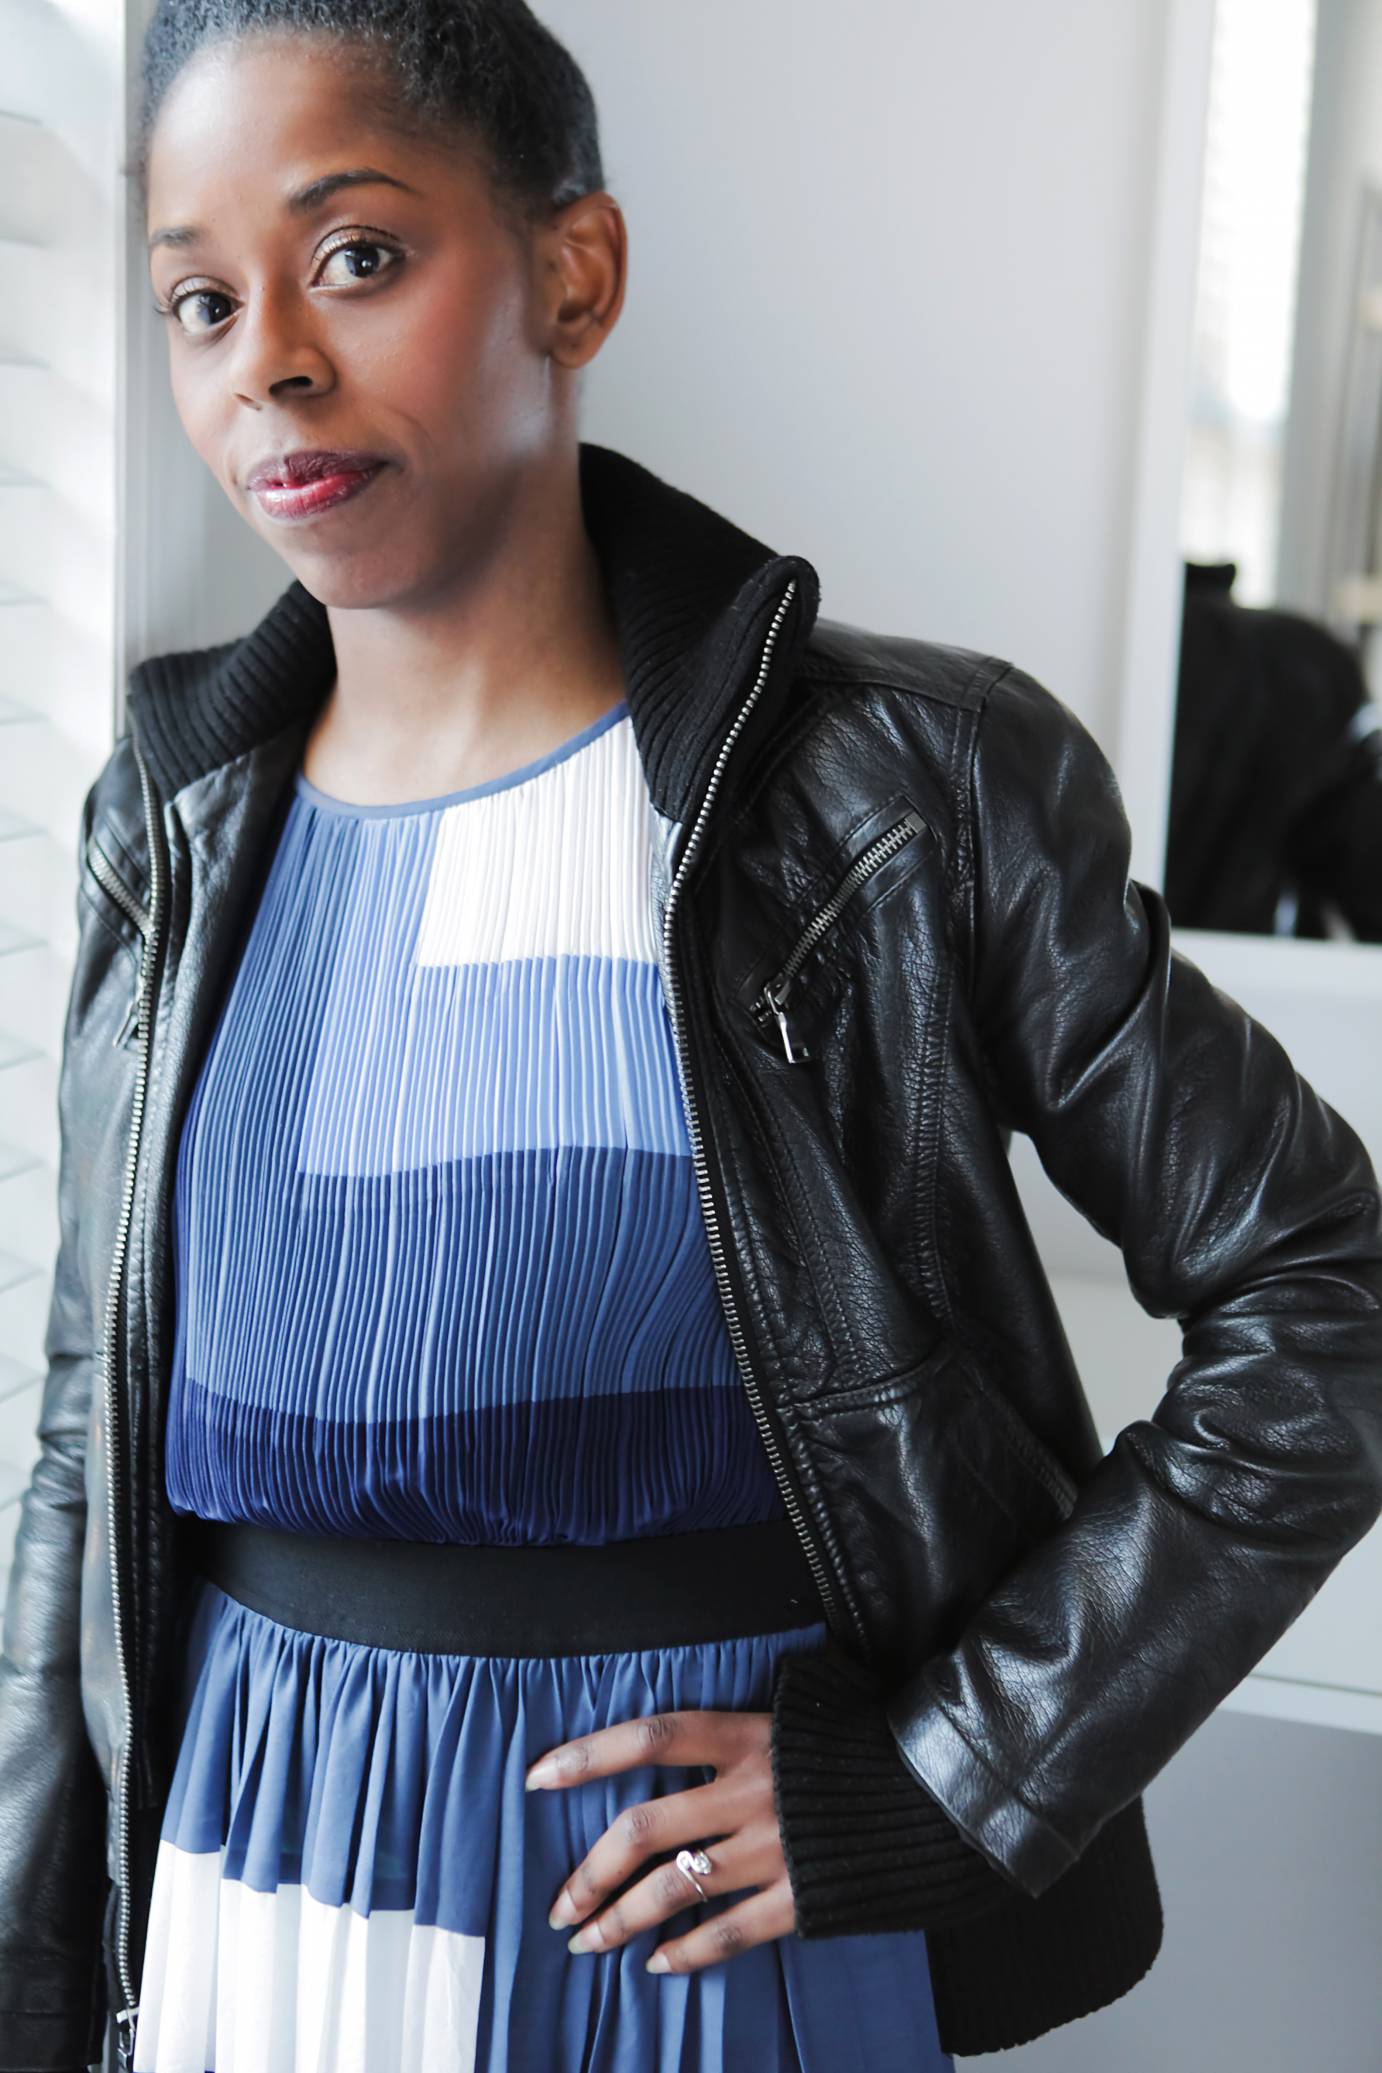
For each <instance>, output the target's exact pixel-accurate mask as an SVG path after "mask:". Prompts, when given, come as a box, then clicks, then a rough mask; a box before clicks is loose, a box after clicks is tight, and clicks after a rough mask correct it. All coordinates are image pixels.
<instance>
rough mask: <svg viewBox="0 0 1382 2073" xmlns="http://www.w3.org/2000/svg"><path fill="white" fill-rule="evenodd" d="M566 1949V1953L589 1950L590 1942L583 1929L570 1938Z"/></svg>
mask: <svg viewBox="0 0 1382 2073" xmlns="http://www.w3.org/2000/svg"><path fill="white" fill-rule="evenodd" d="M566 1948H567V1950H568V1951H588V1950H589V1949H590V1940H589V1938H588V1937H587V1935H586V1933H585V1931H584V1929H578V1930H577V1931H576V1934H575V1935H574V1936H573V1937H572V1938H571V1940H570V1942H569V1943H568V1944H567V1946H566Z"/></svg>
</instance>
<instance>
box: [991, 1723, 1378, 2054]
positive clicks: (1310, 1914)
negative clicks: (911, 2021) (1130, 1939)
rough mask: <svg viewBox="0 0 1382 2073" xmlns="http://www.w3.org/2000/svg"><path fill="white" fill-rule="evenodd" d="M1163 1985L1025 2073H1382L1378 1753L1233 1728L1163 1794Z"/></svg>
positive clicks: (1056, 2033)
mask: <svg viewBox="0 0 1382 2073" xmlns="http://www.w3.org/2000/svg"><path fill="white" fill-rule="evenodd" d="M1146 1806H1147V1829H1148V1833H1149V1834H1150V1836H1151V1842H1152V1855H1153V1858H1154V1859H1155V1861H1156V1865H1157V1870H1158V1874H1159V1878H1160V1883H1161V1893H1162V1901H1163V1904H1164V1906H1165V1911H1166V1940H1165V1942H1164V1943H1163V1945H1162V1948H1161V1954H1160V1956H1159V1957H1158V1958H1157V1961H1156V1963H1155V1964H1154V1965H1153V1967H1152V1969H1151V1971H1150V1972H1149V1973H1148V1974H1147V1975H1146V1977H1145V1978H1144V1979H1143V1980H1141V1981H1140V1982H1139V1983H1138V1985H1137V1986H1135V1987H1134V1988H1133V1989H1132V1991H1131V1992H1130V1993H1128V1994H1125V1995H1124V1996H1123V1998H1122V1999H1121V2000H1120V2001H1115V2002H1113V2003H1111V2004H1110V2006H1109V2007H1108V2008H1103V2009H1099V2010H1097V2011H1096V2012H1095V2014H1093V2015H1089V2016H1085V2017H1084V2019H1083V2020H1082V2021H1081V2022H1077V2023H1066V2024H1064V2025H1062V2027H1061V2028H1060V2029H1058V2030H1052V2031H1049V2032H1048V2033H1047V2035H1046V2036H1045V2037H1042V2038H1038V2039H1037V2040H1036V2042H1035V2043H1034V2044H1029V2045H1026V2046H1024V2047H1022V2048H1021V2049H1020V2050H1018V2051H1005V2052H994V2053H992V2054H985V2055H983V2056H982V2057H979V2058H967V2059H963V2060H960V2061H958V2062H957V2063H958V2064H959V2065H961V2066H963V2067H964V2068H965V2069H966V2073H969V2069H970V2068H974V2069H975V2073H978V2069H979V2068H981V2067H982V2068H985V2069H988V2068H992V2069H994V2073H999V2069H1005V2068H1008V2067H1017V2066H1021V2068H1022V2069H1023V2073H1028V2069H1030V2073H1167V2069H1168V2068H1170V2067H1175V2068H1176V2073H1379V2069H1382V1986H1379V1973H1378V1959H1379V1955H1382V1869H1379V1868H1380V1867H1382V1736H1378V1735H1355V1734H1350V1733H1349V1732H1348V1731H1347V1730H1346V1729H1342V1728H1314V1727H1300V1726H1297V1725H1296V1724H1295V1723H1294V1722H1288V1721H1280V1720H1262V1719H1254V1718H1253V1717H1252V1716H1251V1715H1249V1714H1241V1713H1228V1712H1219V1713H1216V1714H1214V1715H1213V1716H1212V1717H1211V1718H1210V1719H1209V1720H1208V1721H1206V1723H1205V1725H1204V1726H1203V1727H1202V1728H1201V1729H1200V1732H1199V1733H1198V1734H1197V1735H1195V1736H1193V1737H1192V1738H1191V1740H1190V1741H1189V1742H1187V1743H1186V1745H1185V1747H1184V1749H1182V1750H1181V1752H1180V1754H1179V1755H1178V1756H1177V1757H1175V1758H1174V1759H1173V1760H1172V1761H1171V1762H1170V1763H1169V1764H1168V1765H1167V1766H1166V1769H1165V1770H1164V1771H1162V1772H1161V1774H1160V1776H1159V1777H1157V1778H1156V1779H1155V1780H1154V1781H1153V1783H1152V1785H1151V1787H1150V1788H1149V1790H1148V1792H1147V1795H1146Z"/></svg>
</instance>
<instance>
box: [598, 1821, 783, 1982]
mask: <svg viewBox="0 0 1382 2073" xmlns="http://www.w3.org/2000/svg"><path fill="white" fill-rule="evenodd" d="M776 1840H777V1838H776V1834H775V1830H774V1829H773V1826H772V1824H770V1823H765V1822H760V1823H759V1824H758V1826H757V1828H756V1829H745V1830H743V1831H741V1833H740V1834H739V1835H737V1836H726V1837H725V1838H723V1839H722V1840H721V1841H718V1842H716V1843H715V1844H714V1846H713V1848H712V1850H711V1853H710V1855H711V1863H712V1867H713V1868H712V1870H710V1871H709V1872H707V1873H705V1874H704V1876H702V1875H701V1874H700V1873H699V1872H698V1873H697V1874H696V1877H697V1880H698V1882H699V1883H700V1885H702V1886H703V1887H704V1888H705V1893H706V1898H707V1899H710V1900H716V1899H719V1898H721V1897H722V1896H723V1895H725V1894H729V1893H738V1892H740V1891H741V1890H742V1889H743V1888H744V1887H746V1886H759V1885H762V1884H765V1883H766V1884H768V1885H775V1884H776V1883H777V1880H778V1879H779V1878H780V1877H781V1876H782V1871H783V1866H782V1856H781V1852H780V1850H778V1849H775V1848H774V1844H775V1842H776ZM701 1905H702V1902H701V1898H700V1895H699V1894H698V1893H697V1892H696V1889H695V1887H694V1886H693V1885H692V1884H691V1881H690V1880H689V1879H688V1878H687V1876H686V1874H685V1872H683V1871H681V1870H680V1869H679V1868H678V1866H677V1864H676V1861H675V1859H674V1858H668V1859H667V1861H666V1862H665V1863H663V1864H657V1865H654V1866H653V1867H652V1869H651V1870H650V1871H649V1872H648V1874H647V1876H646V1877H645V1878H642V1879H640V1880H639V1881H638V1883H637V1885H634V1886H631V1887H630V1888H629V1890H628V1892H627V1893H621V1894H620V1895H619V1898H618V1899H617V1900H615V1901H612V1902H611V1903H610V1905H609V1906H608V1907H606V1908H603V1909H602V1910H601V1911H600V1912H599V1913H598V1914H595V1915H592V1916H590V1918H589V1919H588V1920H587V1921H584V1922H582V1924H581V1926H580V1928H579V1929H578V1930H577V1931H576V1933H575V1935H574V1936H573V1937H572V1938H570V1940H569V1942H568V1949H570V1950H573V1951H575V1952H577V1953H580V1952H585V1951H609V1950H614V1949H616V1948H617V1947H618V1946H619V1945H620V1944H625V1943H628V1942H629V1941H630V1939H631V1938H633V1937H635V1936H638V1935H639V1934H641V1932H642V1931H643V1930H645V1929H652V1928H656V1927H657V1926H658V1924H659V1923H662V1922H666V1921H668V1920H670V1919H671V1918H672V1917H673V1916H674V1915H677V1914H680V1913H682V1912H683V1911H684V1910H685V1909H686V1908H688V1907H699V1906H701Z"/></svg>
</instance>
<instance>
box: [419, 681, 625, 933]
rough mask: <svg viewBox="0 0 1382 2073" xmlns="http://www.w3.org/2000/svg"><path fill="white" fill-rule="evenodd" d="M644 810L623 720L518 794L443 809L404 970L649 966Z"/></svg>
mask: <svg viewBox="0 0 1382 2073" xmlns="http://www.w3.org/2000/svg"><path fill="white" fill-rule="evenodd" d="M650 810H651V802H650V800H649V797H648V791H647V782H646V779H645V778H644V775H643V766H642V764H641V762H640V761H639V756H638V750H637V747H636V745H635V743H634V738H633V728H632V725H631V723H630V722H629V721H628V720H622V721H620V722H619V723H618V725H616V726H612V727H608V728H606V729H605V731H604V733H602V734H598V735H596V737H595V739H594V740H593V741H592V742H590V743H589V744H588V746H587V747H585V748H583V749H578V750H577V751H576V753H575V754H574V755H571V756H567V757H566V758H564V760H563V761H561V762H559V763H554V764H552V765H551V767H550V768H549V769H547V770H544V771H542V772H541V773H540V774H539V776H537V777H535V778H532V779H530V780H529V781H528V783H526V784H522V785H511V786H509V787H508V788H507V789H505V790H502V791H498V792H487V793H483V794H481V796H480V797H479V798H477V799H466V800H463V801H461V802H460V803H459V804H458V805H456V806H452V807H446V808H443V809H442V811H441V812H440V814H439V816H438V820H439V823H440V824H439V826H438V828H437V836H436V848H435V851H434V853H433V859H432V871H431V877H430V879H429V881H428V886H427V899H426V904H425V906H424V908H423V914H422V921H421V924H420V926H419V928H418V932H417V938H416V941H415V944H414V949H413V962H414V964H417V965H459V964H493V963H498V962H500V961H501V960H503V959H506V958H520V957H526V958H531V957H559V956H562V955H564V954H565V955H571V956H582V955H585V956H593V957H627V958H634V959H639V960H641V961H642V962H644V963H652V962H653V961H654V959H655V955H656V951H655V945H654V941H653V922H652V907H651V899H650V895H649V887H648V846H649V842H650V839H651V834H652V829H651V824H650V820H649V814H650ZM520 865H521V868H517V867H518V866H520Z"/></svg>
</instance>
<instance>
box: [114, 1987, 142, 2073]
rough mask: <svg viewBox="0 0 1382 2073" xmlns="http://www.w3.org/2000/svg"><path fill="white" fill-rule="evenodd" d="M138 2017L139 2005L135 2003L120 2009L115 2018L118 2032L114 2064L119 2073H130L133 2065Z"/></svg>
mask: <svg viewBox="0 0 1382 2073" xmlns="http://www.w3.org/2000/svg"><path fill="white" fill-rule="evenodd" d="M138 2016H139V2003H138V2002H137V2001H135V2002H133V2003H132V2004H131V2006H130V2007H129V2008H122V2009H121V2010H120V2011H119V2013H118V2014H117V2016H116V2018H115V2021H116V2025H117V2028H118V2029H119V2032H120V2034H119V2037H118V2039H117V2042H116V2063H117V2064H118V2065H119V2067H120V2073H130V2068H131V2067H132V2066H133V2065H134V2031H135V2024H136V2021H137V2019H138Z"/></svg>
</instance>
